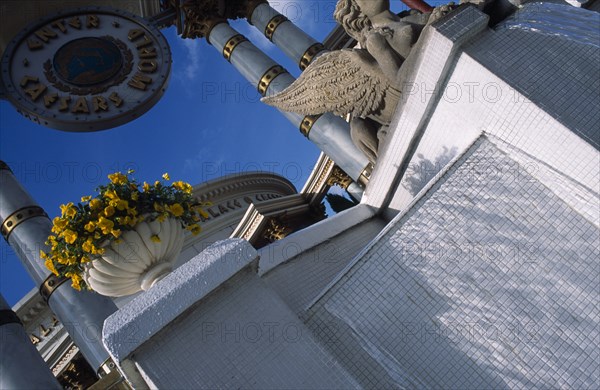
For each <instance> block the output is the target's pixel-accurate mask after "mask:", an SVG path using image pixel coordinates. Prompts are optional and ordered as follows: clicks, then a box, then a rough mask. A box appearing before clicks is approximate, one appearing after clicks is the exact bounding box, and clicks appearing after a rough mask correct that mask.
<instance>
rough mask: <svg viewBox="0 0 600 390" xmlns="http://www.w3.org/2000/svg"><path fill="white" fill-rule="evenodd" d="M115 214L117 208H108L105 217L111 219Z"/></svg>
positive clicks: (105, 210)
mask: <svg viewBox="0 0 600 390" xmlns="http://www.w3.org/2000/svg"><path fill="white" fill-rule="evenodd" d="M114 213H115V208H114V207H113V206H108V207H106V208H105V209H104V213H103V214H104V216H106V217H111V216H112V215H113V214H114Z"/></svg>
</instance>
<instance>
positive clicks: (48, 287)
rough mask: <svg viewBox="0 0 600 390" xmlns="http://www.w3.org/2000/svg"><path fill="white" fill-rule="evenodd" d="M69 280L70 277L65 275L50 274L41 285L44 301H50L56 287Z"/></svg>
mask: <svg viewBox="0 0 600 390" xmlns="http://www.w3.org/2000/svg"><path fill="white" fill-rule="evenodd" d="M67 280H68V278H66V277H64V276H56V275H54V274H50V275H49V276H48V277H47V278H46V280H44V282H43V283H42V285H41V286H40V295H41V296H42V298H43V299H44V301H46V302H48V300H49V299H50V296H51V295H52V293H53V292H54V291H56V289H57V288H59V287H60V286H61V285H62V284H63V283H64V282H66V281H67Z"/></svg>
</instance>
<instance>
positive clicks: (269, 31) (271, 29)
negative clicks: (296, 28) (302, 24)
mask: <svg viewBox="0 0 600 390" xmlns="http://www.w3.org/2000/svg"><path fill="white" fill-rule="evenodd" d="M287 20H288V18H286V17H285V16H283V15H281V14H278V15H275V16H273V17H272V18H271V20H269V23H267V27H265V37H267V38H268V39H269V41H273V34H275V30H277V27H279V25H281V23H283V22H287Z"/></svg>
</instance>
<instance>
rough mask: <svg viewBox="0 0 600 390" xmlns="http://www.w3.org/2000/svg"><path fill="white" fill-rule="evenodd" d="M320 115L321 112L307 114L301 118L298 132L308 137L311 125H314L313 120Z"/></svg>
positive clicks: (317, 118) (316, 119)
mask: <svg viewBox="0 0 600 390" xmlns="http://www.w3.org/2000/svg"><path fill="white" fill-rule="evenodd" d="M320 117H321V114H319V115H307V116H305V117H304V118H303V119H302V123H300V132H301V133H302V135H303V136H305V137H306V138H308V135H309V134H310V130H311V129H312V128H313V126H314V125H315V122H316V121H318V120H319V118H320Z"/></svg>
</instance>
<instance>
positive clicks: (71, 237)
mask: <svg viewBox="0 0 600 390" xmlns="http://www.w3.org/2000/svg"><path fill="white" fill-rule="evenodd" d="M62 236H63V237H64V238H65V241H66V242H67V244H72V243H74V242H75V240H77V233H76V232H74V231H72V230H69V229H65V231H63V232H62Z"/></svg>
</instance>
